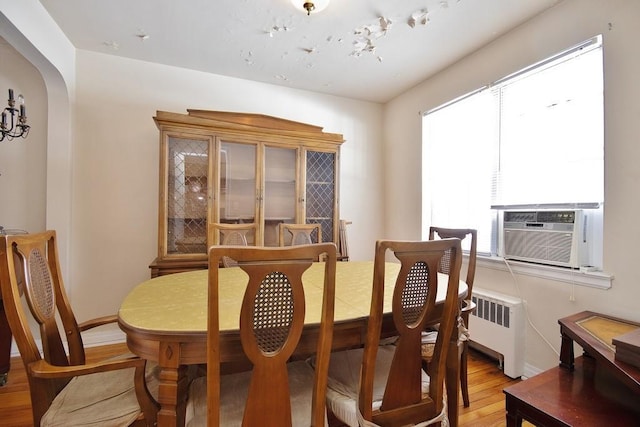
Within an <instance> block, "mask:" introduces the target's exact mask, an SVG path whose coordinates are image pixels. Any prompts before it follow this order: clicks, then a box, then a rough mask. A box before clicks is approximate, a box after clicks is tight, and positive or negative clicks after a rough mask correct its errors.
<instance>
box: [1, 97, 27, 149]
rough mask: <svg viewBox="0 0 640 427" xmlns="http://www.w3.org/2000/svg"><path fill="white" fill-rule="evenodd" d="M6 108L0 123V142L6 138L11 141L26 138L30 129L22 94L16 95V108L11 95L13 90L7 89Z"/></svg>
mask: <svg viewBox="0 0 640 427" xmlns="http://www.w3.org/2000/svg"><path fill="white" fill-rule="evenodd" d="M7 103H8V105H9V106H8V107H5V109H4V110H3V111H2V121H1V122H0V141H3V140H4V139H5V138H7V139H8V140H9V141H11V140H12V139H13V138H20V137H21V138H26V137H27V135H28V134H29V129H31V127H30V126H29V125H28V124H27V107H26V106H25V103H24V97H23V96H22V94H20V95H18V103H19V104H20V105H19V107H18V108H16V100H15V98H14V95H13V89H9V99H8V102H7Z"/></svg>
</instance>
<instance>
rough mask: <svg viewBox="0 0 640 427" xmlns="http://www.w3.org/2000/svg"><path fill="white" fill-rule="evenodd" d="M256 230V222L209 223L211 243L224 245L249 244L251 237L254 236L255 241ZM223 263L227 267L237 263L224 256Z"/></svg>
mask: <svg viewBox="0 0 640 427" xmlns="http://www.w3.org/2000/svg"><path fill="white" fill-rule="evenodd" d="M256 231H257V226H256V224H255V223H250V224H225V223H218V222H215V223H211V224H209V243H210V244H212V245H224V246H249V239H250V238H253V242H255V238H256ZM247 236H249V237H247ZM222 265H223V266H225V267H234V266H236V265H237V263H236V262H235V261H234V260H232V259H231V258H229V257H223V258H222Z"/></svg>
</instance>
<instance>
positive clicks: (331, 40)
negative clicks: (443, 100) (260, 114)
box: [40, 0, 561, 102]
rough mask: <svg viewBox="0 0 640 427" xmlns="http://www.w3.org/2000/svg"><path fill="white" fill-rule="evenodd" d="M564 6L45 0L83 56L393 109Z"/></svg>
mask: <svg viewBox="0 0 640 427" xmlns="http://www.w3.org/2000/svg"><path fill="white" fill-rule="evenodd" d="M559 1H561V0H333V1H332V2H331V3H330V4H329V6H328V7H327V8H326V9H325V10H324V11H322V12H318V13H313V14H311V15H310V16H307V15H306V14H304V13H302V12H300V11H298V10H296V9H295V8H294V7H293V5H292V4H291V0H135V1H131V0H108V1H105V0H65V1H60V0H40V2H41V3H42V5H43V6H44V7H45V8H46V9H47V11H48V12H49V13H50V15H51V16H52V17H53V19H54V20H55V21H56V22H57V23H58V25H59V26H60V28H61V29H62V31H64V33H65V34H66V35H67V37H68V38H69V39H70V40H71V42H72V43H73V44H74V46H75V47H76V48H78V49H82V50H88V51H95V52H101V53H105V54H110V55H117V56H123V57H127V58H133V59H138V60H142V61H148V62H155V63H159V64H166V65H173V66H177V67H183V68H189V69H193V70H199V71H204V72H208V73H214V74H220V75H225V76H231V77H237V78H241V79H248V80H254V81H259V82H264V83H271V84H276V85H281V86H286V87H290V88H298V89H305V90H310V91H314V92H321V93H326V94H333V95H338V96H344V97H348V98H354V99H360V100H366V101H374V102H386V101H388V100H390V99H392V98H393V97H395V96H397V95H399V94H401V93H403V92H404V91H406V90H408V89H410V88H411V87H413V86H415V85H416V84H417V83H419V82H421V81H423V80H425V79H426V78H428V77H430V76H431V75H433V74H435V73H437V72H438V71H440V70H442V69H443V68H445V67H447V66H449V65H451V64H452V63H454V62H456V61H458V60H459V59H460V58H462V57H464V56H466V55H468V54H469V53H471V52H473V51H474V50H476V49H478V48H479V47H481V46H483V45H485V44H487V43H489V42H491V41H492V40H494V39H495V38H497V37H499V36H500V35H502V34H504V33H505V32H508V31H509V30H511V29H512V28H514V27H516V26H518V25H520V24H521V23H523V22H525V21H527V20H529V19H530V18H532V17H533V16H535V15H537V14H539V13H540V12H542V11H544V10H545V9H547V8H549V7H552V6H553V5H555V4H557V3H558V2H559Z"/></svg>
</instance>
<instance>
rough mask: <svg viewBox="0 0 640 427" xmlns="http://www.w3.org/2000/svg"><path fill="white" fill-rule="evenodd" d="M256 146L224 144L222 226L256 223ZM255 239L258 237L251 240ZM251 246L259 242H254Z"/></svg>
mask: <svg viewBox="0 0 640 427" xmlns="http://www.w3.org/2000/svg"><path fill="white" fill-rule="evenodd" d="M256 151H257V146H256V145H255V144H243V143H238V142H229V141H222V142H221V144H220V156H219V167H218V172H219V180H220V181H219V185H220V186H219V188H220V198H219V203H218V218H219V219H220V222H222V223H228V224H250V223H253V222H255V221H256V216H257V215H256V214H257V203H258V202H257V196H256V194H257V185H256ZM251 238H252V239H255V236H253V235H252V236H251ZM248 243H249V245H255V244H256V242H254V241H250V242H248Z"/></svg>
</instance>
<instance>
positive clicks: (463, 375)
mask: <svg viewBox="0 0 640 427" xmlns="http://www.w3.org/2000/svg"><path fill="white" fill-rule="evenodd" d="M468 352H469V343H468V341H464V342H463V343H462V353H461V355H460V390H462V403H463V404H464V407H465V408H468V407H469V384H468V382H467V353H468Z"/></svg>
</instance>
